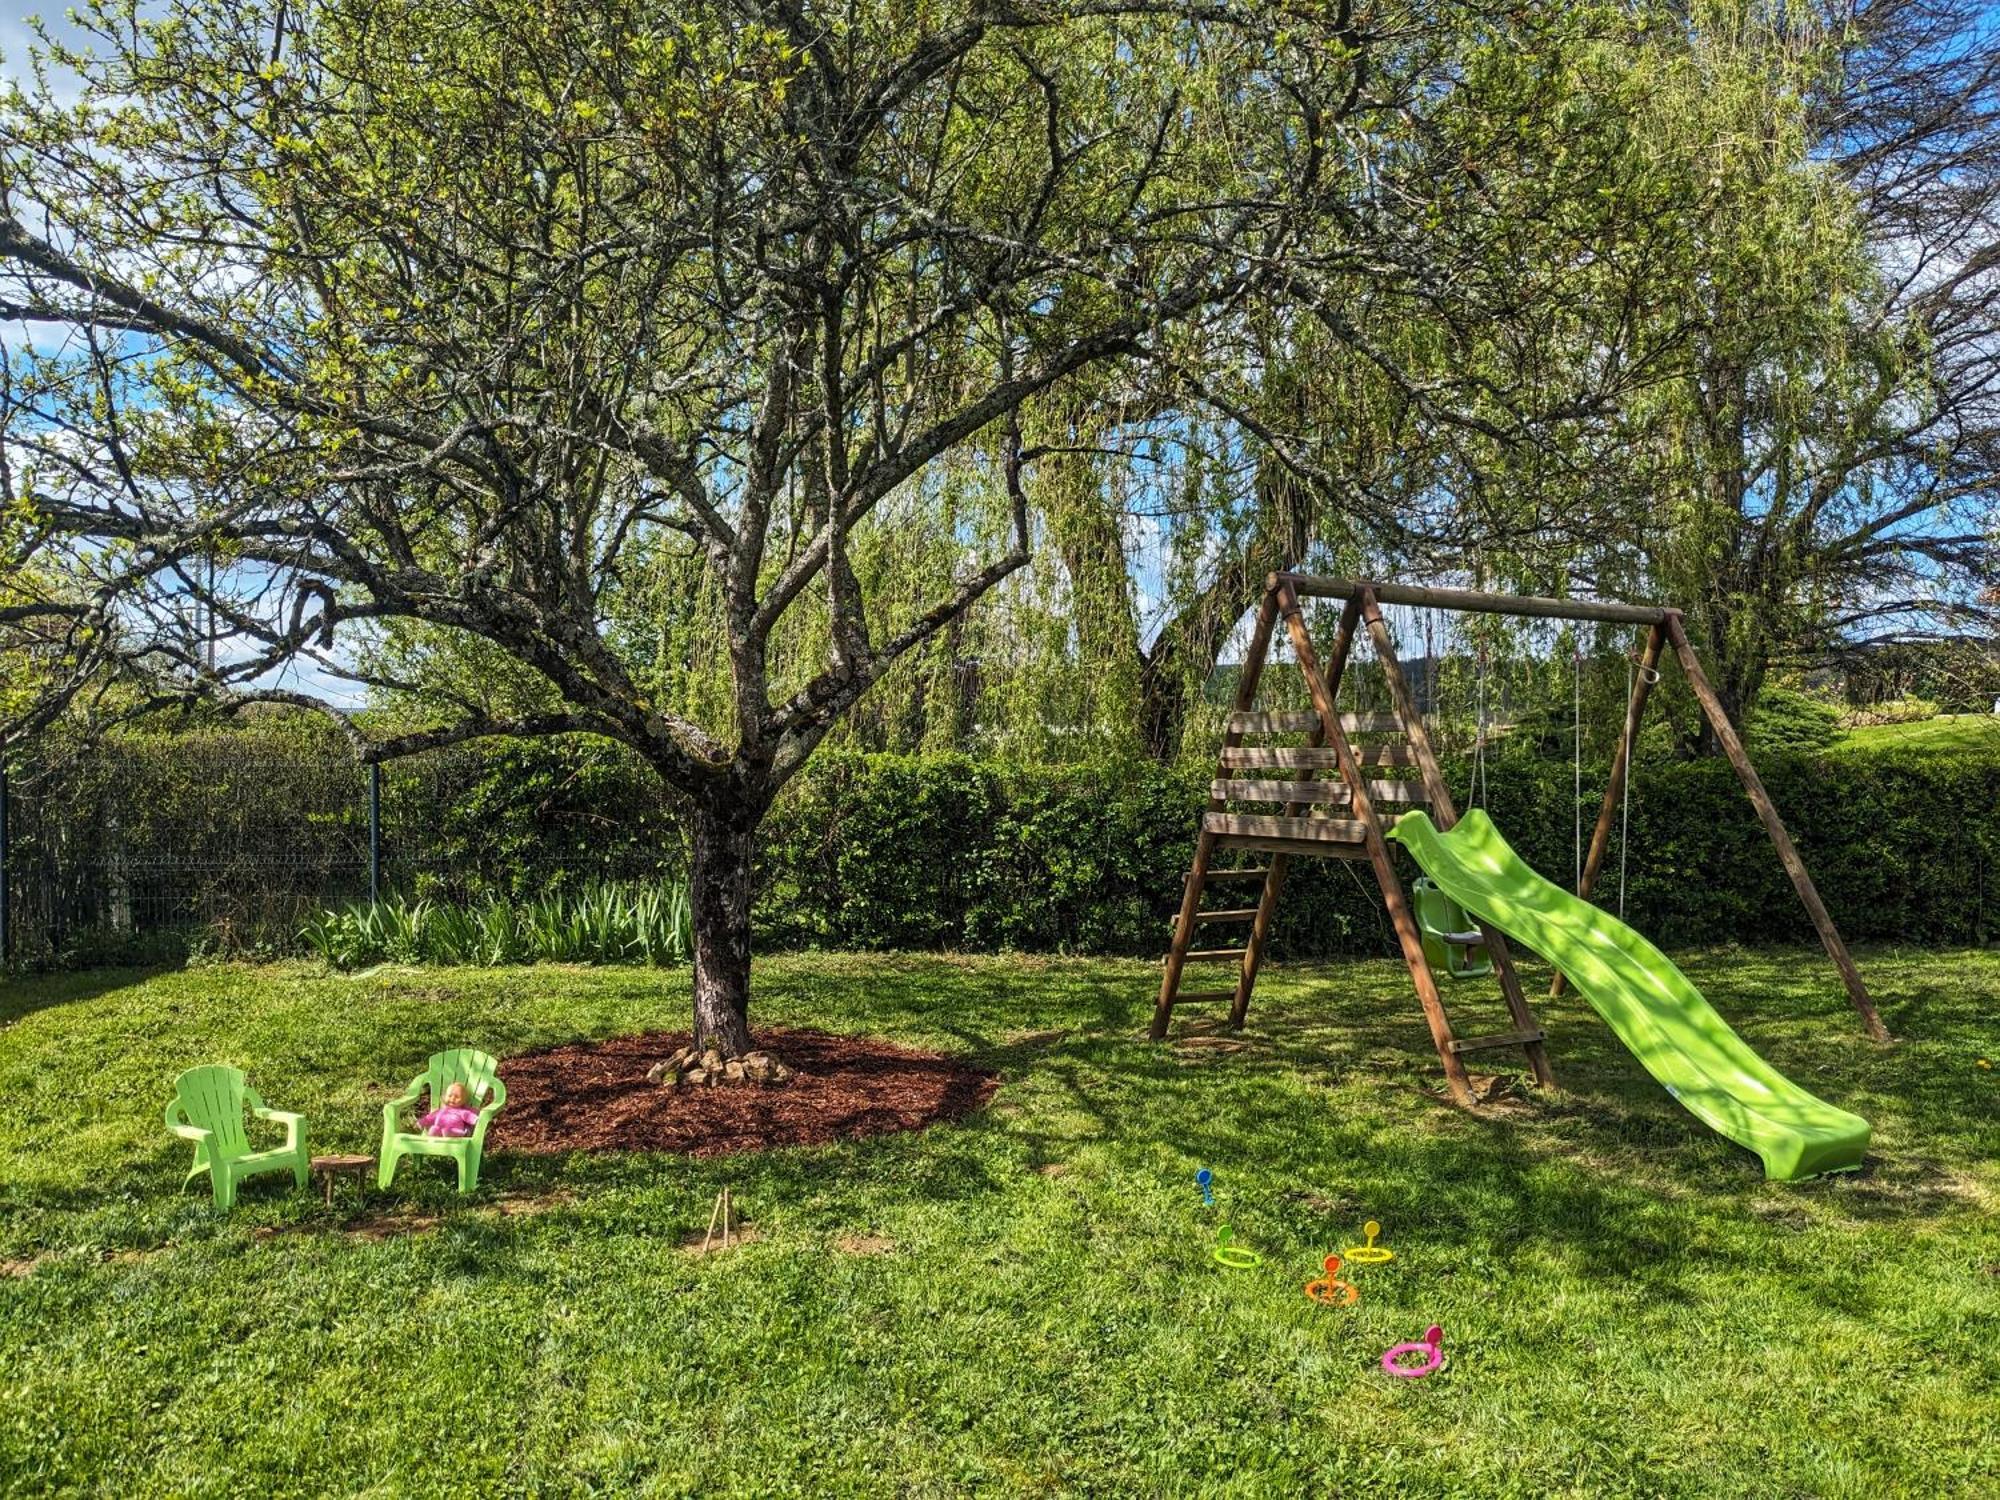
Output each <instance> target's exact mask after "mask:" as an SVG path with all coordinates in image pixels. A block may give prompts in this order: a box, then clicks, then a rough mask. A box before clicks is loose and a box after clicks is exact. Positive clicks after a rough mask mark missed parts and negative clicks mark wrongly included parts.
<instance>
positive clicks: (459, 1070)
mask: <svg viewBox="0 0 2000 1500" xmlns="http://www.w3.org/2000/svg"><path fill="white" fill-rule="evenodd" d="M499 1076H500V1064H498V1063H497V1062H495V1061H494V1060H493V1059H492V1058H491V1057H488V1056H487V1055H486V1054H485V1053H484V1052H479V1051H475V1050H474V1049H473V1048H471V1047H454V1048H452V1049H451V1051H449V1052H433V1053H432V1054H431V1060H430V1062H429V1063H427V1064H426V1065H425V1067H424V1082H425V1084H426V1085H427V1086H428V1087H429V1089H430V1092H431V1098H430V1107H431V1108H432V1109H436V1108H437V1107H438V1106H439V1105H441V1104H442V1103H444V1091H445V1090H446V1089H447V1088H449V1087H450V1086H451V1085H452V1084H454V1083H462V1084H464V1085H465V1091H466V1092H467V1093H468V1094H470V1095H472V1098H473V1107H474V1108H475V1109H477V1108H482V1107H483V1106H485V1105H486V1104H487V1103H488V1102H489V1101H490V1100H491V1099H492V1098H493V1084H494V1080H495V1079H497V1078H498V1077H499Z"/></svg>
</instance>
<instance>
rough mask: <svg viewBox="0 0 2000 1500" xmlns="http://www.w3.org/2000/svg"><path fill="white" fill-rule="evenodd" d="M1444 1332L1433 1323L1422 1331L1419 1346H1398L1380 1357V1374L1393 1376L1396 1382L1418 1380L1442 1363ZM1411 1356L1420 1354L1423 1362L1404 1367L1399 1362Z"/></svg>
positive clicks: (1404, 1365)
mask: <svg viewBox="0 0 2000 1500" xmlns="http://www.w3.org/2000/svg"><path fill="white" fill-rule="evenodd" d="M1443 1342H1444V1330H1443V1329H1441V1328H1439V1327H1438V1326H1437V1325H1436V1324H1435V1323H1433V1324H1432V1325H1431V1326H1430V1327H1429V1328H1427V1329H1426V1330H1425V1331H1424V1338H1423V1342H1422V1343H1420V1344H1398V1345H1396V1347H1395V1348H1393V1349H1391V1350H1390V1351H1389V1352H1388V1353H1387V1354H1385V1355H1383V1356H1382V1373H1383V1374H1385V1375H1394V1376H1395V1377H1396V1378H1397V1379H1398V1380H1420V1379H1422V1378H1423V1377H1424V1376H1426V1375H1428V1374H1430V1373H1431V1372H1432V1371H1433V1370H1435V1369H1436V1368H1437V1367H1438V1366H1439V1365H1441V1364H1443V1363H1444V1349H1443V1348H1442V1347H1441V1346H1442V1344H1443ZM1412 1354H1421V1355H1422V1356H1423V1358H1424V1362H1423V1363H1422V1364H1420V1365H1406V1364H1402V1363H1400V1361H1401V1360H1403V1359H1404V1358H1406V1357H1408V1356H1409V1355H1412Z"/></svg>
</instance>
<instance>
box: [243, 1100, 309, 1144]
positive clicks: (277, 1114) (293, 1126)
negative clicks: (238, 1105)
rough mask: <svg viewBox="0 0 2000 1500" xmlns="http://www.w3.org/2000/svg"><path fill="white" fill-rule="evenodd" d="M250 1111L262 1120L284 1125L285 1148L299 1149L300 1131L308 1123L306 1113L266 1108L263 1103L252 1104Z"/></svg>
mask: <svg viewBox="0 0 2000 1500" xmlns="http://www.w3.org/2000/svg"><path fill="white" fill-rule="evenodd" d="M250 1113H251V1114H253V1115H255V1116H256V1117H257V1118H258V1119H260V1120H269V1121H271V1123H272V1124H274V1125H282V1126H284V1127H285V1149H286V1150H288V1151H295V1150H297V1149H298V1144H299V1131H300V1129H301V1128H303V1126H304V1125H305V1123H306V1117H305V1116H304V1115H300V1114H293V1113H292V1112H291V1111H290V1110H286V1109H266V1108H265V1107H264V1106H263V1105H261V1104H253V1105H251V1106H250Z"/></svg>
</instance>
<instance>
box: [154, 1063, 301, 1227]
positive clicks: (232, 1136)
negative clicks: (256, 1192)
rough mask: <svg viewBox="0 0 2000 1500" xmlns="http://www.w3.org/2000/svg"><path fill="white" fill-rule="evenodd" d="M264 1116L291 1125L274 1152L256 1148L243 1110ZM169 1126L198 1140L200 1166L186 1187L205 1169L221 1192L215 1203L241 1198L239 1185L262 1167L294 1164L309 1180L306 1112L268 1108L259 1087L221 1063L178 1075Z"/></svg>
mask: <svg viewBox="0 0 2000 1500" xmlns="http://www.w3.org/2000/svg"><path fill="white" fill-rule="evenodd" d="M245 1105H248V1106H249V1109H250V1113H251V1114H253V1115H255V1116H256V1117H257V1118H258V1119H260V1120H269V1121H271V1122H272V1123H273V1124H277V1125H282V1126H284V1127H285V1144H284V1145H282V1146H275V1147H273V1148H271V1149H270V1150H268V1151H252V1150H251V1149H250V1139H249V1137H248V1136H247V1135H246V1134H245V1133H244V1129H243V1109H244V1106H245ZM167 1129H168V1130H170V1131H172V1132H173V1133H174V1134H175V1135H177V1136H179V1137H180V1138H181V1139H182V1140H184V1141H193V1142H194V1166H193V1167H191V1168H189V1170H188V1174H187V1176H186V1177H185V1178H184V1179H182V1181H181V1186H182V1188H186V1187H187V1185H188V1183H190V1182H193V1181H194V1180H195V1178H197V1177H199V1176H201V1174H202V1173H204V1172H206V1173H208V1184H209V1187H210V1189H211V1190H212V1191H213V1192H214V1194H215V1206H216V1207H217V1208H220V1209H228V1208H229V1207H231V1206H232V1205H233V1204H234V1203H235V1202H236V1184H237V1183H239V1182H241V1181H242V1180H243V1179H244V1178H246V1177H255V1176H257V1175H258V1174H259V1173H262V1172H283V1171H285V1170H287V1169H290V1171H291V1174H292V1180H293V1181H295V1182H296V1183H297V1184H298V1185H299V1186H300V1187H304V1186H305V1185H306V1170H307V1167H308V1165H309V1164H310V1161H311V1158H310V1157H308V1156H307V1154H306V1117H305V1116H304V1115H294V1114H288V1113H286V1112H285V1111H284V1110H282V1109H268V1108H266V1107H265V1105H264V1100H263V1098H262V1096H261V1095H259V1094H258V1092H257V1091H256V1090H255V1089H253V1088H251V1087H250V1085H249V1084H247V1083H245V1082H244V1081H243V1074H242V1073H241V1072H240V1071H239V1070H237V1069H235V1068H230V1067H224V1066H223V1065H221V1064H220V1063H215V1064H211V1065H209V1066H208V1067H204V1068H189V1069H188V1070H187V1071H186V1072H185V1073H183V1074H181V1076H180V1077H178V1078H176V1079H175V1080H174V1097H173V1101H172V1102H171V1103H169V1104H168V1105H167Z"/></svg>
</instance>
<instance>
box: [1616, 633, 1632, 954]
mask: <svg viewBox="0 0 2000 1500" xmlns="http://www.w3.org/2000/svg"><path fill="white" fill-rule="evenodd" d="M1634 685H1635V684H1634V683H1633V680H1632V660H1631V658H1630V657H1627V658H1626V659H1625V701H1626V703H1628V704H1629V703H1630V702H1631V701H1632V689H1633V687H1634ZM1634 727H1635V726H1634V725H1633V724H1632V714H1631V711H1630V710H1629V709H1628V710H1627V711H1626V714H1625V795H1624V797H1623V798H1622V799H1621V800H1622V801H1623V803H1624V806H1623V807H1622V808H1621V809H1620V811H1619V814H1618V920H1619V921H1621V922H1622V921H1624V920H1625V850H1626V848H1627V847H1628V846H1629V845H1630V844H1631V842H1632V730H1633V728H1634Z"/></svg>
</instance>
